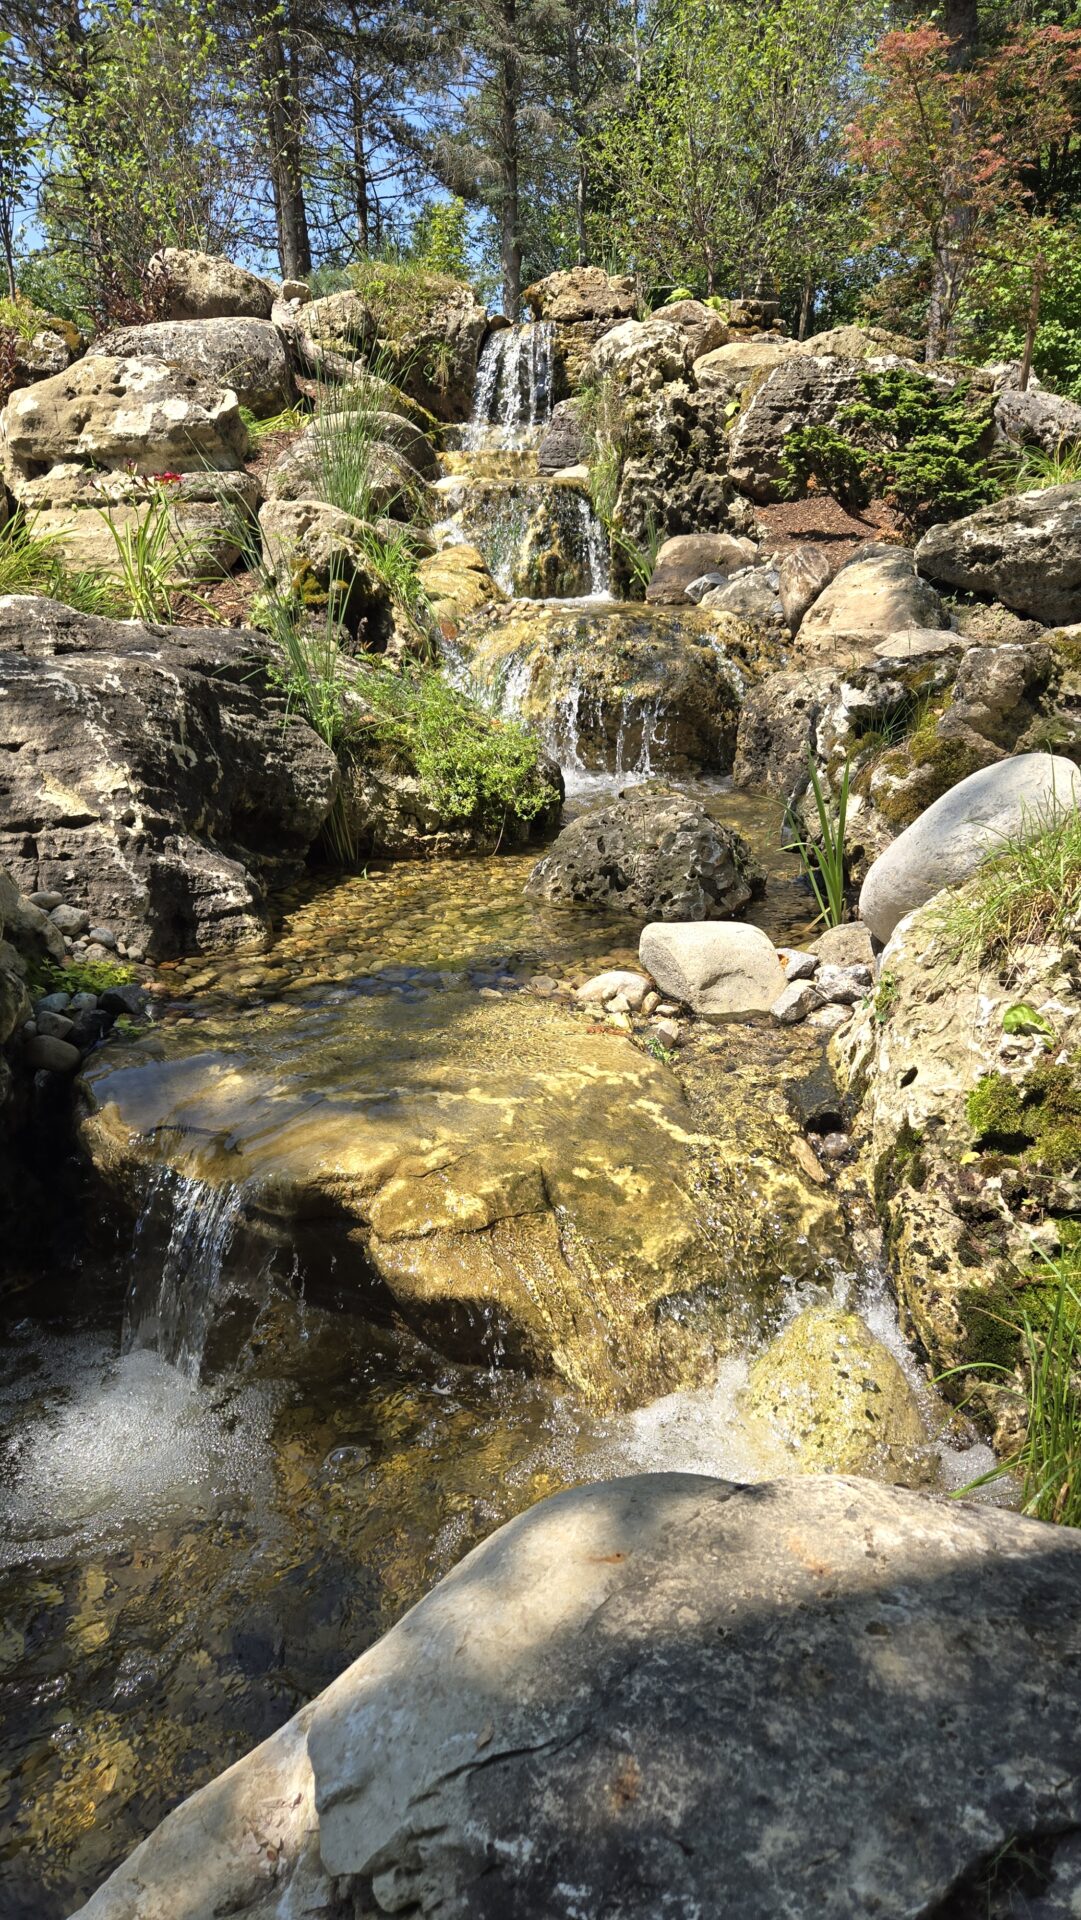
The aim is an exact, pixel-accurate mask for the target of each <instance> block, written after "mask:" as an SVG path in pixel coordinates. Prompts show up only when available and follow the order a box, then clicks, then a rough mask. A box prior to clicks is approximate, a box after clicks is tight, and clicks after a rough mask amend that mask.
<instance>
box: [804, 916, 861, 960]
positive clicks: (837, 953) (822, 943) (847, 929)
mask: <svg viewBox="0 0 1081 1920" xmlns="http://www.w3.org/2000/svg"><path fill="white" fill-rule="evenodd" d="M813 950H814V952H815V954H816V955H817V956H818V959H819V960H820V961H822V962H823V964H824V965H826V966H831V967H868V968H873V967H874V964H875V951H874V946H873V944H872V938H871V929H870V927H866V926H864V924H863V922H862V920H846V921H845V922H844V924H843V925H842V926H839V927H827V928H826V931H825V933H820V934H819V936H818V938H817V940H815V941H814V942H813Z"/></svg>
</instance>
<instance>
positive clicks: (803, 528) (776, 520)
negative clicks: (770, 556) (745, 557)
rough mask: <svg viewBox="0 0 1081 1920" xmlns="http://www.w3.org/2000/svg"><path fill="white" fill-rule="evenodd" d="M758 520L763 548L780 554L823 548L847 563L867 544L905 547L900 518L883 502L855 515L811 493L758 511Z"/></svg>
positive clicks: (876, 503)
mask: <svg viewBox="0 0 1081 1920" xmlns="http://www.w3.org/2000/svg"><path fill="white" fill-rule="evenodd" d="M755 520H756V522H757V527H758V533H759V536H760V538H761V540H762V543H763V545H764V546H765V547H767V548H769V547H772V548H773V550H774V552H776V553H779V554H784V553H788V552H790V551H791V549H792V548H793V547H802V546H806V545H808V544H824V545H828V546H829V549H830V552H831V553H836V554H837V555H838V556H839V557H840V558H841V559H844V560H847V559H848V558H849V556H850V555H851V554H853V553H855V551H856V548H857V547H858V546H861V545H862V543H863V542H864V541H865V540H889V541H894V542H896V543H897V544H898V545H903V544H904V534H903V532H902V530H901V523H900V520H899V518H898V515H897V514H895V513H894V512H893V511H892V509H891V508H889V507H888V506H887V505H886V503H885V501H884V500H872V501H871V503H870V505H869V506H867V507H864V508H863V510H862V512H860V513H856V512H854V511H851V510H849V509H848V508H846V507H842V506H841V505H840V504H839V502H838V501H836V500H834V499H832V498H831V496H830V495H829V494H828V493H817V494H816V493H812V494H808V496H807V498H806V500H782V501H781V502H779V504H778V505H777V506H773V507H759V508H758V509H757V511H756V513H755Z"/></svg>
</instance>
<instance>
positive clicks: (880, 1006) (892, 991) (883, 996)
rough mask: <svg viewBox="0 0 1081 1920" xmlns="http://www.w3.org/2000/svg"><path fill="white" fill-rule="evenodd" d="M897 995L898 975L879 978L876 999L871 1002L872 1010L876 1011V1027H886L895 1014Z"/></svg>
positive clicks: (885, 975) (888, 974) (890, 974)
mask: <svg viewBox="0 0 1081 1920" xmlns="http://www.w3.org/2000/svg"><path fill="white" fill-rule="evenodd" d="M897 994H898V987H897V978H896V975H895V974H892V973H883V974H882V975H881V976H880V978H879V982H878V985H877V986H876V988H875V993H874V999H873V1000H872V1002H871V1005H872V1008H873V1010H874V1016H875V1025H876V1026H879V1027H884V1026H885V1024H886V1022H887V1020H888V1019H889V1017H890V1014H891V1013H892V1012H893V1009H894V1007H895V1006H896V1004H897Z"/></svg>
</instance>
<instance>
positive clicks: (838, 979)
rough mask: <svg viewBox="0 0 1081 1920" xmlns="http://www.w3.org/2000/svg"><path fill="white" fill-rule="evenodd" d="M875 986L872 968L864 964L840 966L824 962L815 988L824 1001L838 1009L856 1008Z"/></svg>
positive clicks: (818, 973) (819, 969)
mask: <svg viewBox="0 0 1081 1920" xmlns="http://www.w3.org/2000/svg"><path fill="white" fill-rule="evenodd" d="M873 984H874V974H873V973H872V970H871V968H870V967H868V966H863V965H862V964H857V965H854V966H838V965H837V964H836V962H831V961H828V960H822V961H820V963H819V967H818V971H817V973H816V974H815V986H816V987H817V988H818V991H819V994H820V995H821V997H822V999H823V1000H828V1001H830V1002H831V1003H832V1004H833V1005H834V1006H837V1007H854V1006H855V1004H856V1002H857V1000H862V999H863V998H864V996H865V995H866V994H867V993H868V992H869V991H870V988H871V987H872V985H873Z"/></svg>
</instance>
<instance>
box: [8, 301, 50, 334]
mask: <svg viewBox="0 0 1081 1920" xmlns="http://www.w3.org/2000/svg"><path fill="white" fill-rule="evenodd" d="M48 318H49V316H48V314H46V313H45V312H44V311H43V309H42V308H41V307H35V306H34V304H33V302H32V301H30V300H9V299H4V300H0V327H4V328H7V329H8V330H9V331H10V332H11V333H13V334H14V335H15V337H16V339H18V340H26V341H29V340H32V339H33V338H34V335H35V333H40V332H41V329H42V328H43V327H44V325H45V323H46V321H47V319H48Z"/></svg>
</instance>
